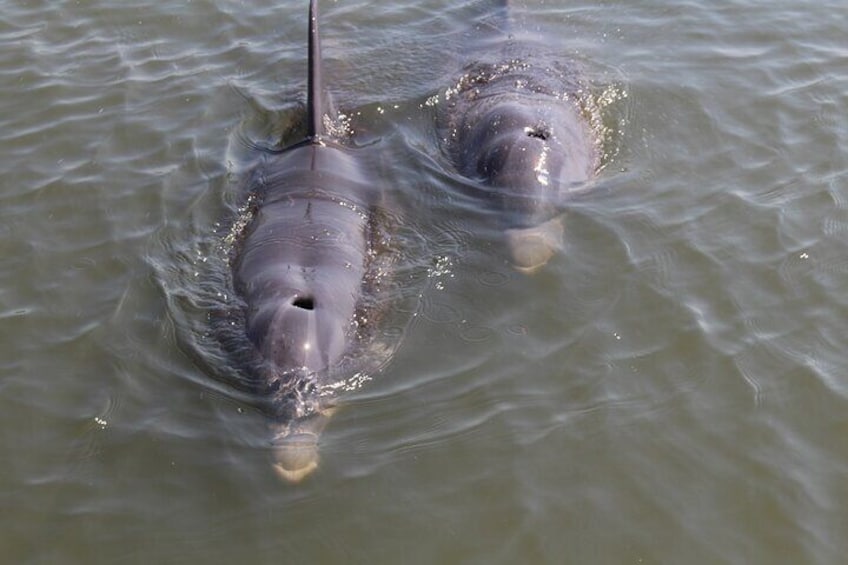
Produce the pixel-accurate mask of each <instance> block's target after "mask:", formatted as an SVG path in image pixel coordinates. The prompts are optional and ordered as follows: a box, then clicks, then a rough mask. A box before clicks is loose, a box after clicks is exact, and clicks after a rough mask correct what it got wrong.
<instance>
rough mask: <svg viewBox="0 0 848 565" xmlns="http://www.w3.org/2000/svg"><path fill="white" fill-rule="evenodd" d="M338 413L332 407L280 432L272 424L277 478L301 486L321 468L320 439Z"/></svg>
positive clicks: (273, 453) (297, 421)
mask: <svg viewBox="0 0 848 565" xmlns="http://www.w3.org/2000/svg"><path fill="white" fill-rule="evenodd" d="M335 411H336V409H335V407H328V408H325V409H323V410H321V411H320V412H318V413H315V414H312V415H310V416H308V417H306V418H303V419H300V420H295V421H293V422H291V423H289V424H288V425H286V426H284V427H283V429H280V427H279V425H275V424H272V432H274V435H275V437H274V440H273V442H272V447H271V450H272V456H273V459H274V461H273V467H274V471H275V472H276V473H277V476H278V477H280V478H281V479H283V480H284V481H285V482H287V483H291V484H297V483H299V482H301V481H302V480H303V479H305V478H306V477H308V476H309V475H311V474H312V472H313V471H315V469H317V468H318V459H319V458H318V440H319V438H320V437H321V432H322V431H324V428H325V427H327V423H328V422H329V421H330V416H332V415H333V413H334V412H335Z"/></svg>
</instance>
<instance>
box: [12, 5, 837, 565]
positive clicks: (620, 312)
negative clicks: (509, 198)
mask: <svg viewBox="0 0 848 565" xmlns="http://www.w3.org/2000/svg"><path fill="white" fill-rule="evenodd" d="M447 4H450V3H444V2H436V1H430V0H428V1H427V2H424V3H421V2H419V3H400V4H396V5H393V6H391V7H384V6H380V7H376V6H373V5H371V4H368V5H367V6H366V5H365V4H364V3H362V2H356V1H350V2H348V1H344V2H337V3H329V2H322V3H321V7H322V29H323V35H324V46H323V47H324V51H325V54H326V56H327V82H328V86H329V87H330V89H331V90H332V93H333V96H334V99H335V102H336V104H337V105H338V106H339V108H341V109H342V110H343V111H344V112H345V113H346V114H348V115H349V116H350V117H351V122H350V127H351V128H353V130H354V131H355V133H356V140H357V143H359V144H360V146H361V147H362V148H363V150H364V151H367V152H368V154H369V155H371V156H373V157H374V165H373V166H374V170H375V172H378V173H379V176H380V178H382V179H383V182H384V183H385V186H386V187H387V191H386V192H387V196H388V198H389V199H388V200H387V201H386V202H385V206H384V207H385V209H386V210H387V211H388V212H389V213H390V214H391V215H392V218H393V219H394V220H395V222H396V224H397V229H396V230H395V232H394V235H393V237H394V238H395V246H396V249H397V252H398V256H399V259H398V261H397V263H396V264H395V267H394V284H393V285H392V286H391V289H390V290H389V292H390V298H391V300H392V303H393V304H394V305H395V306H393V308H392V309H391V310H390V312H389V314H388V316H387V318H386V319H385V321H384V322H383V323H382V324H381V325H380V328H379V338H380V339H381V340H384V341H385V342H386V343H389V344H393V345H392V347H393V348H396V350H393V353H394V355H393V358H392V361H391V362H390V363H389V364H388V365H386V366H384V367H381V370H380V371H379V372H378V373H377V372H375V373H374V374H373V375H371V376H372V377H373V378H372V380H371V381H370V382H368V383H367V384H366V385H365V386H362V387H361V388H358V389H357V390H355V391H353V392H351V393H350V394H348V395H346V397H345V399H344V403H343V406H342V407H341V408H340V410H339V411H338V413H337V414H335V415H334V417H333V420H332V422H331V424H330V426H329V427H328V428H327V429H326V431H325V434H324V441H323V443H322V445H321V453H322V465H321V467H320V468H319V470H318V471H317V472H316V474H315V475H314V476H313V477H311V479H310V480H309V481H307V482H305V483H303V484H301V485H298V486H297V487H295V488H289V487H285V486H283V485H280V483H279V481H277V480H276V478H275V476H274V475H273V471H272V470H271V469H270V468H269V466H268V464H267V463H268V459H267V456H268V454H267V451H266V449H265V448H266V444H265V439H264V438H265V436H264V422H263V417H262V415H261V413H259V412H258V411H257V410H256V409H255V407H254V404H253V401H252V398H251V396H250V395H249V394H248V393H247V392H245V391H243V390H242V389H241V387H239V386H237V385H238V379H240V378H243V375H242V374H241V373H240V372H239V370H238V367H237V366H236V365H235V364H233V363H232V360H231V359H230V358H228V357H227V356H226V355H225V354H223V353H222V352H221V351H220V350H219V349H216V346H215V342H214V339H213V336H212V335H210V333H209V324H208V313H209V311H210V308H211V307H213V306H214V305H215V304H218V303H220V301H221V300H227V299H228V298H229V297H228V296H222V294H226V293H228V289H227V281H226V277H227V276H228V274H227V273H228V271H227V269H226V264H225V261H224V257H225V255H226V254H225V253H222V252H221V245H222V242H224V238H225V236H226V234H227V231H228V229H229V228H230V223H228V222H230V218H234V217H237V214H238V209H239V206H240V205H242V204H243V202H242V200H241V199H242V196H241V195H242V193H241V186H240V179H242V178H243V173H244V172H245V171H246V170H248V169H249V167H250V164H251V160H252V159H253V158H254V156H255V154H256V150H255V148H254V147H252V145H257V146H259V147H273V146H275V145H276V143H277V141H278V140H279V139H281V138H282V137H284V136H286V135H289V134H290V133H291V132H292V131H296V130H297V128H298V127H300V125H299V123H298V118H297V116H298V114H299V112H300V111H301V109H302V103H303V95H302V93H303V92H304V88H305V84H306V67H305V59H304V54H305V43H304V41H305V37H304V34H305V28H306V25H305V24H306V13H305V12H306V10H305V6H304V7H301V6H297V5H294V4H292V5H289V4H285V5H279V4H273V3H272V4H268V5H261V6H260V5H258V4H257V5H251V6H247V5H246V4H244V3H231V4H228V3H223V4H221V3H218V4H216V5H212V4H209V3H197V2H189V3H184V4H181V5H179V6H171V5H169V6H165V5H163V4H161V3H153V2H142V3H133V4H132V5H130V4H126V3H120V4H119V3H115V2H107V3H106V4H103V3H101V4H97V5H95V4H79V5H77V4H76V3H71V2H59V3H58V4H50V5H48V4H46V3H44V2H29V3H21V2H4V3H3V10H2V11H0V14H2V15H0V24H2V25H0V41H2V42H3V45H4V47H5V48H4V49H3V50H2V51H0V77H2V80H3V81H5V82H4V84H5V85H6V92H7V96H6V97H4V101H3V104H4V110H5V111H4V112H2V113H0V122H2V126H3V127H2V128H0V149H2V151H0V154H2V155H3V156H4V158H2V159H0V167H2V172H3V173H4V174H3V179H4V183H3V185H2V189H0V202H2V206H0V257H2V260H0V280H2V284H0V344H2V346H0V347H2V348H3V354H2V355H0V453H2V454H3V461H4V464H3V467H2V471H0V500H2V505H3V508H4V512H3V514H2V518H0V526H2V527H0V531H2V532H3V534H0V555H2V557H3V559H4V561H8V562H33V563H42V562H57V561H61V562H85V563H97V562H104V563H116V562H128V563H136V562H138V563H142V562H143V563H148V562H151V561H158V562H165V563H173V562H178V561H180V562H182V561H185V560H206V561H211V562H229V561H232V560H234V559H240V560H244V559H249V560H253V561H258V562H277V561H279V559H280V556H281V555H285V556H286V559H287V560H290V561H292V562H319V563H320V562H328V563H334V562H338V561H346V562H369V563H373V562H386V563H397V562H407V563H408V562H412V563H432V562H447V563H453V562H462V563H468V562H472V563H473V562H481V563H483V562H485V563H491V562H498V563H514V562H536V563H560V562H563V561H565V562H576V563H583V562H615V563H618V562H637V563H638V562H646V563H647V562H657V561H661V562H686V563H715V562H736V561H742V562H754V563H760V562H762V563H811V562H816V563H819V562H820V563H837V562H840V561H841V559H842V556H843V555H844V554H845V553H846V550H848V547H847V546H846V542H845V541H844V536H843V532H844V530H845V527H844V526H845V523H846V519H848V518H846V510H845V509H846V508H848V489H846V486H845V481H844V477H845V474H846V472H847V471H848V439H846V438H848V434H846V433H845V431H846V429H845V428H846V417H845V414H848V409H846V408H848V406H846V405H848V381H846V378H845V374H846V361H845V355H844V353H843V352H844V350H845V347H844V346H845V332H844V329H843V327H844V323H843V319H844V318H845V314H846V313H848V311H847V310H846V308H848V301H846V298H845V296H844V295H845V293H844V292H843V290H844V288H845V287H846V281H848V269H846V261H845V259H844V257H845V256H846V252H845V245H844V239H845V237H844V236H845V234H846V233H848V228H846V226H848V214H846V206H845V204H846V200H848V199H846V196H845V192H846V186H845V179H846V178H848V174H846V172H848V157H846V155H848V152H846V151H845V149H846V147H848V117H846V113H845V112H844V108H846V107H848V94H846V93H848V73H846V70H845V66H844V59H845V49H844V28H845V25H844V23H845V22H844V21H842V18H841V16H840V14H841V13H842V11H841V10H840V9H839V8H841V5H838V4H836V3H833V2H830V3H828V2H825V3H818V4H811V3H802V4H798V3H792V2H783V1H780V2H776V3H772V4H769V8H768V10H764V9H763V8H762V6H760V5H758V4H757V3H753V2H748V1H746V0H738V1H732V2H728V3H724V4H720V5H716V4H712V3H707V4H703V5H696V4H679V5H671V4H668V3H658V2H642V3H638V4H633V5H628V6H622V5H619V4H615V3H607V2H602V3H600V4H599V3H586V2H580V3H567V5H553V4H551V3H547V2H536V1H531V0H527V2H517V3H516V2H513V3H512V4H513V5H514V17H515V25H516V26H517V27H519V28H520V29H522V30H526V31H527V32H528V33H530V34H533V35H536V36H538V37H540V38H542V39H543V40H545V42H546V44H547V45H548V46H549V47H550V50H551V52H553V53H557V52H558V51H559V52H561V53H562V60H573V61H576V62H577V63H579V65H580V67H581V69H582V70H583V71H584V74H585V77H586V80H587V81H588V82H589V83H590V84H591V92H592V97H593V100H594V101H595V102H596V103H597V104H598V106H600V107H601V112H600V124H601V126H602V127H603V128H604V130H605V131H606V132H608V135H605V139H604V153H605V159H604V167H603V168H602V170H601V173H600V175H599V178H598V180H597V182H596V183H595V185H594V186H593V190H592V191H591V192H588V193H586V194H584V195H581V197H580V198H578V199H575V200H574V201H572V202H571V203H570V204H569V205H568V206H567V207H565V208H564V209H563V210H562V225H563V251H562V253H559V254H557V255H556V256H555V257H553V258H551V260H550V261H549V263H548V265H546V267H545V268H544V269H542V270H540V271H539V272H538V273H537V274H536V275H534V276H531V277H528V276H524V275H522V274H520V273H517V272H515V270H514V269H512V267H511V266H510V265H509V263H508V261H507V259H508V256H507V253H506V250H505V249H504V248H503V246H502V240H501V234H500V232H499V231H498V230H497V229H495V227H494V225H495V222H494V217H493V215H492V213H491V212H487V211H486V210H483V209H481V208H480V206H479V203H478V202H477V201H475V199H474V198H469V197H468V194H467V190H466V189H467V188H469V186H468V185H467V181H465V180H463V179H462V178H460V177H458V176H457V175H455V174H453V173H452V172H451V171H450V170H449V169H448V168H447V167H446V166H445V163H444V158H443V156H442V155H441V153H440V151H439V150H438V145H437V141H438V140H437V133H436V128H434V126H433V124H434V117H435V109H434V108H433V107H432V106H428V105H427V101H428V100H431V99H432V97H434V96H437V95H438V94H439V93H441V92H444V89H446V88H448V87H449V85H450V84H451V83H452V82H451V81H455V80H456V77H457V76H458V74H457V73H459V72H460V71H461V69H462V68H464V66H465V65H467V64H468V61H465V60H464V58H466V57H467V53H468V50H467V49H464V45H466V44H467V43H466V42H467V41H469V40H470V38H471V37H472V35H469V34H473V33H474V31H473V30H474V29H475V28H476V27H478V26H483V25H486V24H487V22H489V21H490V20H491V17H492V14H491V12H490V11H488V10H486V9H485V5H486V3H485V2H462V3H459V4H455V3H454V4H451V5H447ZM234 382H235V383H236V386H233V384H232V383H234Z"/></svg>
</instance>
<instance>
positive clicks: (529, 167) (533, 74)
mask: <svg viewBox="0 0 848 565" xmlns="http://www.w3.org/2000/svg"><path fill="white" fill-rule="evenodd" d="M508 8H509V2H508V0H506V1H504V2H503V6H501V7H500V8H499V9H500V10H501V12H500V13H501V15H502V16H503V19H504V22H503V23H502V24H501V28H505V27H508V26H509V22H508V13H507V10H508ZM540 47H541V46H540V45H539V44H538V43H536V42H534V41H527V40H522V39H516V38H515V36H514V35H512V34H508V33H507V32H505V31H504V29H500V30H499V32H498V36H497V37H496V40H495V41H494V42H493V41H489V42H487V43H483V45H482V46H481V47H480V48H479V49H472V50H471V52H472V53H473V54H474V55H475V56H476V58H475V59H473V60H471V61H469V63H468V64H467V66H466V67H465V70H464V71H463V73H462V75H461V76H460V78H459V80H458V81H456V82H455V83H454V85H453V86H452V87H451V88H449V89H448V90H447V91H446V92H445V98H446V101H445V102H446V103H445V104H444V105H442V109H441V110H440V114H439V124H440V128H441V130H442V135H441V137H442V149H443V151H444V152H445V154H446V155H447V157H448V159H449V160H450V161H451V163H452V164H453V166H454V167H455V168H456V170H457V171H458V172H459V173H460V174H461V175H463V176H465V177H467V178H469V179H471V180H472V181H474V182H476V183H478V186H479V190H478V193H479V194H480V196H481V197H482V198H484V199H485V200H486V201H487V202H488V203H489V205H492V206H495V209H496V210H498V211H499V212H501V219H502V227H503V229H504V233H505V239H506V245H507V248H508V249H509V252H510V255H511V258H512V262H513V264H514V266H515V267H516V268H517V269H519V270H521V271H524V272H533V271H535V270H536V269H538V268H540V267H541V266H543V265H545V264H546V263H547V262H548V260H549V259H550V258H551V257H552V256H553V254H554V253H555V251H556V250H557V249H558V248H560V247H561V245H562V237H563V226H562V219H561V216H559V215H558V213H557V212H558V205H559V204H561V203H562V202H563V201H564V200H565V199H567V197H568V196H569V195H571V194H573V193H577V192H581V191H583V190H585V189H586V188H587V185H588V183H589V182H590V180H591V179H592V178H593V177H594V176H595V174H596V172H597V169H598V166H599V153H600V152H599V138H598V135H597V134H596V133H595V132H593V131H592V128H591V124H590V121H589V120H588V119H587V117H586V108H582V107H581V102H583V101H585V99H584V100H581V95H583V94H581V91H582V92H585V85H584V84H582V83H581V80H580V78H579V75H578V73H577V72H576V71H575V69H573V68H571V67H568V66H563V65H561V64H560V63H558V62H556V61H554V60H551V59H550V58H549V57H548V56H547V55H545V53H544V52H545V50H544V49H541V48H540Z"/></svg>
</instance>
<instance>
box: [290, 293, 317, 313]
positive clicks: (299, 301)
mask: <svg viewBox="0 0 848 565" xmlns="http://www.w3.org/2000/svg"><path fill="white" fill-rule="evenodd" d="M292 306H294V307H295V308H301V309H303V310H314V309H315V299H314V298H312V297H311V296H298V297H296V298H295V299H294V300H292Z"/></svg>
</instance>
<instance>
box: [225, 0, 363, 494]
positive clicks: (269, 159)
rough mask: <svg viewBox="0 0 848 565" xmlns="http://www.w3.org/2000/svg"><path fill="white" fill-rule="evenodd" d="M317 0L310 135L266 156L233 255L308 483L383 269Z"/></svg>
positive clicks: (275, 398) (264, 363) (294, 456)
mask: <svg viewBox="0 0 848 565" xmlns="http://www.w3.org/2000/svg"><path fill="white" fill-rule="evenodd" d="M315 4H316V2H315V0H311V2H310V8H309V86H308V101H307V114H308V116H307V120H308V123H307V134H306V136H305V139H303V140H302V141H301V142H300V143H297V144H295V145H293V146H291V147H289V148H287V149H285V150H283V151H281V152H278V153H268V154H266V155H264V161H263V163H262V164H261V165H260V166H259V167H258V168H257V169H256V170H255V171H254V173H253V176H252V178H251V181H250V182H251V190H252V192H253V193H254V194H256V195H257V199H258V204H257V206H256V211H255V214H254V216H253V217H252V219H251V220H250V223H249V224H248V225H247V227H246V229H245V231H244V234H243V237H242V241H241V245H240V248H239V249H238V250H237V252H236V253H237V254H236V255H235V257H234V258H233V261H232V270H233V279H234V280H233V282H234V286H235V288H236V291H237V292H238V293H239V295H240V296H241V298H242V299H243V301H244V305H245V306H244V325H245V330H246V333H247V338H248V340H249V341H250V346H251V347H252V348H253V349H254V351H255V352H256V354H257V355H256V356H255V357H256V358H258V359H259V364H260V367H259V370H258V371H256V372H257V373H258V376H259V378H258V381H259V384H258V388H259V391H258V392H259V393H260V395H261V397H262V398H263V400H264V402H265V403H266V408H267V412H268V413H269V414H270V415H271V428H272V433H273V436H274V438H273V452H274V459H275V462H274V465H275V469H276V471H277V472H278V474H279V475H280V476H281V477H283V478H284V479H286V480H289V481H298V480H300V479H302V478H303V477H305V476H306V475H308V474H309V473H310V472H312V471H313V470H314V469H315V468H316V467H317V464H318V447H317V445H318V437H319V434H320V433H321V431H322V429H323V428H324V426H325V425H326V423H327V420H328V418H329V416H330V413H331V412H332V410H333V407H332V400H331V397H332V394H330V392H332V390H333V387H334V386H337V385H338V383H339V382H340V381H341V380H343V379H344V378H347V377H350V376H351V374H352V373H353V372H355V369H352V368H351V367H352V364H351V359H352V358H353V357H355V356H356V354H357V349H358V348H360V347H361V345H362V343H361V341H362V336H361V325H362V324H361V322H364V317H365V316H364V314H363V308H364V307H363V304H362V296H363V292H364V287H367V285H368V280H369V277H371V276H372V275H371V273H370V269H371V262H370V259H369V257H370V254H371V253H372V251H373V243H374V241H373V240H374V237H375V235H374V232H373V223H372V220H373V215H372V210H373V207H374V206H375V205H376V199H377V194H376V190H375V188H374V183H373V182H372V181H371V179H369V177H368V175H367V174H366V172H365V171H364V170H363V165H362V164H361V161H360V160H359V159H358V155H356V151H355V150H354V149H352V148H351V147H347V146H345V145H344V143H343V136H341V135H339V134H338V133H333V131H331V129H332V128H330V130H328V128H329V127H330V126H329V125H328V124H332V123H333V119H334V117H335V116H333V115H332V112H331V110H330V104H329V99H328V97H327V96H326V94H325V92H324V89H323V85H322V75H321V57H320V44H319V37H318V27H317V12H316V6H315Z"/></svg>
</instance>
